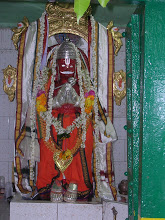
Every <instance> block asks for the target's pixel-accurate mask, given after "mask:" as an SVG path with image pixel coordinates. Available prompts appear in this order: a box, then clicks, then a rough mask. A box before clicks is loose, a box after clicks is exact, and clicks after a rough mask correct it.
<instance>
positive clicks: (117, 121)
mask: <svg viewBox="0 0 165 220" xmlns="http://www.w3.org/2000/svg"><path fill="white" fill-rule="evenodd" d="M120 31H121V33H122V32H123V31H124V30H120ZM11 37H12V31H11V30H10V29H0V176H5V181H6V182H11V181H12V163H13V159H14V127H15V112H16V102H15V100H14V101H13V102H10V101H9V100H8V96H7V95H6V94H5V93H4V91H3V83H2V80H3V71H2V69H4V68H6V67H7V66H8V65H9V64H10V65H12V66H13V67H15V68H16V65H17V51H16V50H15V48H14V45H13V43H12V41H11ZM125 66H126V65H125V39H123V47H122V48H121V50H120V52H119V54H118V56H116V57H115V72H117V71H119V70H121V69H123V70H124V71H125ZM113 123H114V126H115V129H116V132H117V135H118V140H117V141H116V142H115V143H114V144H113V157H114V166H115V179H116V186H117V185H118V183H119V182H120V181H121V180H122V179H125V178H126V176H124V172H126V171H127V136H126V131H125V130H124V128H123V127H124V125H126V98H125V99H124V100H123V101H122V104H121V106H116V104H115V102H114V119H113Z"/></svg>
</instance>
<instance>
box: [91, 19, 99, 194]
mask: <svg viewBox="0 0 165 220" xmlns="http://www.w3.org/2000/svg"><path fill="white" fill-rule="evenodd" d="M90 20H91V26H92V33H91V35H92V36H91V38H92V72H93V78H94V80H93V86H94V91H95V102H94V112H95V143H96V149H95V154H96V158H99V151H98V148H97V146H98V143H99V116H98V104H97V100H98V95H97V71H96V41H95V34H96V31H95V20H94V18H93V16H91V17H90ZM96 179H97V191H98V195H100V187H101V180H100V161H99V159H96Z"/></svg>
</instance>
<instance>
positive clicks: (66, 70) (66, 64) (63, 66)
mask: <svg viewBox="0 0 165 220" xmlns="http://www.w3.org/2000/svg"><path fill="white" fill-rule="evenodd" d="M57 66H58V70H59V73H60V75H63V76H64V75H66V77H67V76H69V77H71V76H74V73H75V71H76V68H75V67H76V60H73V59H70V58H68V59H58V60H57Z"/></svg>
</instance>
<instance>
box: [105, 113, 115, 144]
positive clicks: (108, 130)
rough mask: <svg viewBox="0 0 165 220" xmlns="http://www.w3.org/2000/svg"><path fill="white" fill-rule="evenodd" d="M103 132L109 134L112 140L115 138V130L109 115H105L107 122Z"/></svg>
mask: <svg viewBox="0 0 165 220" xmlns="http://www.w3.org/2000/svg"><path fill="white" fill-rule="evenodd" d="M105 133H106V136H107V137H108V136H110V137H111V138H112V141H116V140H117V135H116V131H115V129H114V127H113V124H112V122H111V120H110V118H109V117H107V124H106V126H105Z"/></svg>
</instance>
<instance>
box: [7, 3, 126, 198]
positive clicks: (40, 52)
mask: <svg viewBox="0 0 165 220" xmlns="http://www.w3.org/2000/svg"><path fill="white" fill-rule="evenodd" d="M13 32H14V35H13V37H12V39H13V42H14V46H15V47H16V49H18V59H17V62H18V63H17V66H16V64H15V66H14V65H13V66H14V67H15V68H17V79H16V81H17V85H16V91H15V90H14V89H13V95H14V94H16V95H15V102H16V121H15V143H16V146H15V152H14V153H15V156H14V175H13V176H14V179H13V181H14V182H15V188H16V191H17V192H18V193H20V195H21V196H22V197H23V198H24V199H34V200H35V199H36V200H51V201H52V202H62V201H66V202H75V201H82V200H84V201H92V200H97V201H101V200H104V201H114V200H118V201H119V200H120V199H121V198H120V194H119V193H118V184H119V182H120V181H121V180H122V179H123V178H125V177H124V172H126V169H127V168H126V161H125V160H126V158H124V157H125V156H124V155H125V154H124V152H125V150H126V133H125V131H124V128H123V131H122V132H120V127H121V126H122V127H124V125H125V124H124V123H126V118H125V116H124V114H125V110H124V107H125V104H124V103H125V91H126V88H125V86H126V83H125V73H124V71H123V69H124V67H123V66H122V67H121V68H120V65H119V66H118V61H117V60H120V63H122V61H121V60H122V59H123V57H122V53H124V51H123V49H122V46H123V43H122V42H123V39H122V34H121V33H122V31H121V30H120V31H119V30H118V29H117V28H116V27H114V26H113V22H110V23H109V26H108V28H105V27H103V26H102V25H101V24H99V23H97V22H96V21H95V19H94V18H93V17H92V16H91V11H90V9H89V10H88V11H87V12H86V14H85V15H84V16H83V17H82V18H81V19H80V23H79V25H78V24H77V22H76V16H75V14H74V12H73V7H72V5H68V4H55V5H54V4H52V3H49V4H47V6H46V11H45V12H44V13H43V14H42V16H41V18H39V19H38V21H36V22H33V23H32V24H29V23H28V20H27V19H26V18H25V19H24V20H23V22H22V23H19V27H18V28H15V29H13ZM120 32H121V33H120ZM120 48H121V49H120ZM120 50H121V51H120ZM114 60H115V62H114ZM9 64H10V63H9ZM123 64H124V59H123ZM7 70H8V69H7ZM7 70H5V71H4V72H7ZM12 82H13V81H12V75H10V76H9V75H7V76H6V79H5V81H4V84H7V86H6V87H10V84H11V83H12ZM119 121H120V123H121V124H119V123H118V122H119ZM118 132H119V133H118ZM117 145H123V146H121V148H120V149H121V151H120V152H119V151H118V150H117V149H115V148H117V147H118V146H117ZM121 152H122V153H121ZM119 154H122V157H121V158H122V159H121V158H120V159H119V161H121V160H123V164H125V168H124V166H123V164H122V165H121V163H119V161H118V160H117V159H116V161H115V159H114V157H115V156H117V155H119ZM115 165H116V167H115ZM115 174H119V175H118V176H117V175H115ZM115 180H116V182H115Z"/></svg>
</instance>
